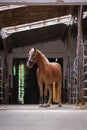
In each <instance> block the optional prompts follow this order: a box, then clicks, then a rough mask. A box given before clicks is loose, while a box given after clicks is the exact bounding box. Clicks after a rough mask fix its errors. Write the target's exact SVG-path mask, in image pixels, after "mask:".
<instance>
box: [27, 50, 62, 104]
mask: <svg viewBox="0 0 87 130" xmlns="http://www.w3.org/2000/svg"><path fill="white" fill-rule="evenodd" d="M28 56H29V57H28V61H27V67H32V65H33V64H34V63H36V64H37V66H38V67H37V74H36V76H37V81H38V85H39V91H40V106H42V104H43V103H44V106H50V104H51V100H52V87H51V86H53V83H54V82H55V83H56V84H57V87H58V89H57V90H58V100H57V102H58V104H59V106H61V87H62V70H61V66H60V64H58V63H56V62H52V63H50V62H49V61H48V59H47V58H46V57H45V56H44V54H43V53H42V52H41V51H39V50H37V49H35V48H29V53H28ZM43 85H44V86H45V87H44V92H43ZM48 90H49V99H48V103H47V92H48ZM43 95H44V100H43Z"/></svg>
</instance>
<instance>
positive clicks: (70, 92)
mask: <svg viewBox="0 0 87 130" xmlns="http://www.w3.org/2000/svg"><path fill="white" fill-rule="evenodd" d="M86 39H87V5H86V4H81V3H78V4H72V3H67V4H66V3H61V4H60V3H57V4H24V5H22V4H16V5H9V4H6V5H3V4H1V5H0V103H1V104H38V103H39V90H38V84H37V79H36V69H37V66H36V65H35V66H33V68H32V69H29V68H27V67H26V62H27V58H28V57H27V53H28V47H35V48H37V49H39V50H41V51H42V52H43V53H44V54H45V56H46V57H47V58H48V59H49V61H50V62H53V61H55V62H59V63H60V64H61V66H62V73H63V83H62V102H63V103H70V104H75V103H78V102H81V103H83V101H87V82H86V80H85V85H84V84H83V78H84V77H83V75H84V74H83V72H84V68H83V67H84V64H85V71H87V69H86V66H87V60H86V61H85V63H83V57H84V56H83V55H84V54H83V53H84V49H85V48H84V49H83V47H84V45H85V44H86ZM86 47H87V46H86ZM86 55H87V48H86ZM81 76H82V77H81ZM86 77H87V75H86V76H85V79H86ZM84 86H85V89H84ZM84 90H85V92H84ZM83 93H84V94H85V95H83Z"/></svg>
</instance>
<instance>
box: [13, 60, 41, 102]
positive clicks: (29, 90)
mask: <svg viewBox="0 0 87 130" xmlns="http://www.w3.org/2000/svg"><path fill="white" fill-rule="evenodd" d="M26 61H27V59H23V58H22V59H19V58H16V59H13V102H14V104H38V102H39V90H38V84H37V79H36V69H37V66H36V65H34V66H33V68H31V69H29V68H27V67H26Z"/></svg>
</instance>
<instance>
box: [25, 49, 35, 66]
mask: <svg viewBox="0 0 87 130" xmlns="http://www.w3.org/2000/svg"><path fill="white" fill-rule="evenodd" d="M36 58H37V49H36V48H29V52H28V60H27V67H29V68H30V67H32V66H33V64H35V63H36Z"/></svg>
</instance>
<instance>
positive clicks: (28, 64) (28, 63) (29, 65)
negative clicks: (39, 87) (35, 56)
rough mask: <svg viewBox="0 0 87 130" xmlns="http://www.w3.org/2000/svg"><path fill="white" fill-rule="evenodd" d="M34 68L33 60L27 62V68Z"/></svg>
mask: <svg viewBox="0 0 87 130" xmlns="http://www.w3.org/2000/svg"><path fill="white" fill-rule="evenodd" d="M32 66H33V61H32V60H30V61H28V62H27V67H29V68H31V67H32Z"/></svg>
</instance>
